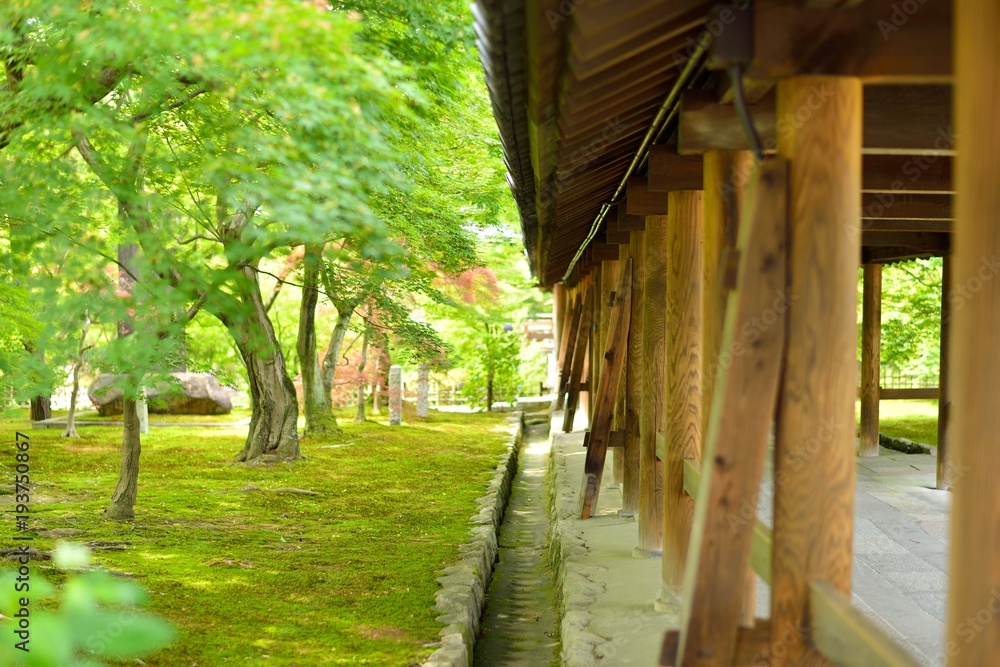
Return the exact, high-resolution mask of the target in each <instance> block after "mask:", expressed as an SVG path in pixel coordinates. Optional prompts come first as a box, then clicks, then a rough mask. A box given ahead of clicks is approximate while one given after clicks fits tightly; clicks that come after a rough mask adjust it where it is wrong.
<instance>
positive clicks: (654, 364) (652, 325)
mask: <svg viewBox="0 0 1000 667" xmlns="http://www.w3.org/2000/svg"><path fill="white" fill-rule="evenodd" d="M644 234H645V237H646V238H645V239H644V241H645V244H646V256H645V260H644V261H643V264H644V265H645V266H644V267H643V268H644V269H645V274H644V276H643V281H642V368H643V373H642V408H641V413H640V415H639V417H640V419H639V549H641V550H643V551H645V552H647V553H653V552H658V551H660V550H661V549H662V548H663V462H662V461H661V460H660V459H658V458H657V456H656V438H657V435H660V434H662V433H663V431H664V429H665V428H666V423H667V420H666V414H667V413H666V408H667V402H666V397H667V375H666V369H667V366H666V355H667V317H666V313H667V216H665V215H651V216H648V217H647V218H646V231H645V232H644Z"/></svg>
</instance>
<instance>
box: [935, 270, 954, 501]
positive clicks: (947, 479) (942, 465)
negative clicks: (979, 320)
mask: <svg viewBox="0 0 1000 667" xmlns="http://www.w3.org/2000/svg"><path fill="white" fill-rule="evenodd" d="M950 329H951V257H949V256H947V255H945V256H944V257H943V258H942V262H941V352H940V368H939V371H938V429H937V433H938V445H937V484H936V486H937V488H939V489H947V488H948V487H949V486H951V482H952V479H951V473H952V469H951V463H950V462H949V460H948V456H949V452H948V416H949V414H950V413H951V394H950V393H949V391H948V366H949V359H948V357H949V356H950V354H951V353H950V352H949V350H948V339H949V338H950V335H949V331H950Z"/></svg>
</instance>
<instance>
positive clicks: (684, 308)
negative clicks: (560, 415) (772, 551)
mask: <svg viewBox="0 0 1000 667" xmlns="http://www.w3.org/2000/svg"><path fill="white" fill-rule="evenodd" d="M701 204H702V193H701V191H700V190H682V191H679V192H671V193H669V194H668V197H667V211H668V218H669V222H668V223H667V412H666V414H667V427H666V457H665V458H666V460H665V461H664V464H665V467H664V477H663V481H664V490H663V582H664V598H665V599H669V597H668V596H670V595H673V596H679V594H680V590H681V586H682V584H683V581H684V561H685V559H686V557H687V550H688V539H689V537H690V535H691V522H692V520H693V518H694V500H693V499H692V498H691V497H690V496H688V495H687V494H686V493H684V459H694V460H695V461H696V462H697V465H699V466H700V465H701V410H702V407H701V375H702V368H701V364H702V311H701V306H702V304H701V301H702V291H701V290H702V278H703V277H702V208H701Z"/></svg>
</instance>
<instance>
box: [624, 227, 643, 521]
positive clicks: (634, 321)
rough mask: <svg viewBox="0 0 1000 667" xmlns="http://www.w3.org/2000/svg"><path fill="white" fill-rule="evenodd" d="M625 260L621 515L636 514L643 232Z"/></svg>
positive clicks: (633, 234)
mask: <svg viewBox="0 0 1000 667" xmlns="http://www.w3.org/2000/svg"><path fill="white" fill-rule="evenodd" d="M629 257H630V258H631V259H632V301H631V304H632V314H631V316H630V318H629V326H628V356H627V358H626V359H625V419H624V424H623V427H624V429H625V448H624V449H625V477H624V480H623V483H622V513H623V514H627V515H629V516H635V515H636V514H638V513H639V476H640V475H641V464H640V462H639V442H640V434H639V421H640V413H641V412H642V386H643V385H642V382H643V380H642V362H643V348H642V327H643V320H642V311H643V307H644V303H643V301H644V299H643V287H644V281H645V279H646V276H645V272H644V267H645V261H646V232H644V231H634V232H630V238H629Z"/></svg>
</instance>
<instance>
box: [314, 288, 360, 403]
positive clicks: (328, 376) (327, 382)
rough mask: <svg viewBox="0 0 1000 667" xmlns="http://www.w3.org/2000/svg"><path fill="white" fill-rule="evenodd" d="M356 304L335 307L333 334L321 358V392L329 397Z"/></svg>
mask: <svg viewBox="0 0 1000 667" xmlns="http://www.w3.org/2000/svg"><path fill="white" fill-rule="evenodd" d="M356 305H357V304H354V303H349V304H344V303H340V304H338V305H337V323H336V324H335V325H334V327H333V334H331V336H330V344H329V345H328V346H327V348H326V354H325V355H324V356H323V366H322V376H323V391H324V392H325V393H326V394H327V395H328V396H329V395H330V394H332V393H333V379H334V376H335V375H336V373H337V359H339V358H340V348H341V346H342V345H343V344H344V336H345V335H346V334H347V327H348V326H349V325H350V324H351V316H352V315H354V308H355V307H356Z"/></svg>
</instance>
